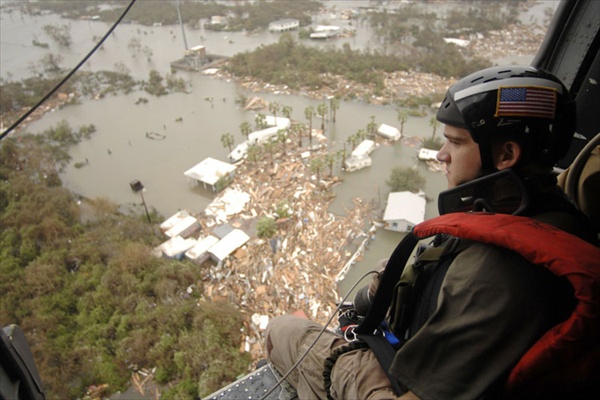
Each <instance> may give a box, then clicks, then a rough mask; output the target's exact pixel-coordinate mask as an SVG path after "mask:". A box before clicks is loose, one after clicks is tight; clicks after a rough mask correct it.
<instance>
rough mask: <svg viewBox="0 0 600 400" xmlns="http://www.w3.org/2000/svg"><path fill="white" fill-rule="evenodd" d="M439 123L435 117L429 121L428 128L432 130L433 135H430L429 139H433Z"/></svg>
mask: <svg viewBox="0 0 600 400" xmlns="http://www.w3.org/2000/svg"><path fill="white" fill-rule="evenodd" d="M439 124H440V123H439V122H438V120H437V119H436V118H435V116H432V117H431V118H430V119H429V126H431V127H432V128H433V134H432V135H431V138H432V139H433V138H434V137H435V131H436V130H437V127H438V125H439Z"/></svg>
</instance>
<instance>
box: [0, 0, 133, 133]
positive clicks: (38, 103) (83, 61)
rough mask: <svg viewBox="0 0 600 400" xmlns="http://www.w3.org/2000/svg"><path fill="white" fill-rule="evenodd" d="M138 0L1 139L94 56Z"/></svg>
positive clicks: (128, 7) (130, 4)
mask: <svg viewBox="0 0 600 400" xmlns="http://www.w3.org/2000/svg"><path fill="white" fill-rule="evenodd" d="M136 1H137V0H131V2H130V3H129V5H128V6H127V8H126V9H125V11H123V13H122V14H121V16H120V17H119V19H117V21H115V23H114V24H113V25H112V26H111V27H110V29H109V30H108V32H106V34H105V35H104V37H102V39H100V41H99V42H98V43H97V44H96V45H95V46H94V48H92V50H91V51H90V52H89V53H88V54H87V55H86V56H85V57H84V58H83V59H82V60H81V61H80V62H79V64H77V65H76V66H75V68H73V69H72V70H71V72H69V73H68V74H67V75H66V76H65V77H64V78H63V79H62V80H61V81H60V82H59V83H58V84H57V85H56V86H55V87H54V88H53V89H52V90H50V92H48V93H47V94H46V95H45V96H44V97H43V98H42V99H41V100H40V101H38V102H37V104H35V105H34V106H33V107H31V108H30V109H29V110H28V111H27V112H26V113H25V114H23V115H22V116H21V117H20V118H19V119H18V120H17V121H16V122H15V123H13V124H12V125H11V126H10V127H9V128H7V129H6V130H5V131H4V132H2V133H0V140H2V139H4V137H5V136H6V135H8V134H9V133H10V132H11V131H13V130H14V129H15V128H16V127H18V126H19V125H21V123H23V121H25V119H27V117H29V116H30V115H31V113H33V112H34V111H35V110H37V109H38V108H39V107H40V106H41V105H42V104H44V102H45V101H46V100H48V99H49V98H50V96H52V95H53V94H54V93H56V91H57V90H58V89H60V87H61V86H62V85H64V84H65V83H66V82H67V81H68V80H69V79H70V78H71V77H72V76H73V74H74V73H75V72H77V71H78V70H79V68H81V66H82V65H83V64H84V63H85V62H86V61H87V60H88V59H89V58H90V57H91V56H92V54H94V53H95V52H96V50H98V48H99V47H100V46H102V44H103V43H104V41H105V40H106V39H107V38H108V37H109V36H110V34H111V33H112V32H113V31H114V30H115V28H116V27H117V25H119V23H120V22H121V20H122V19H123V18H125V15H127V13H128V12H129V10H130V9H131V7H133V4H134V3H135V2H136Z"/></svg>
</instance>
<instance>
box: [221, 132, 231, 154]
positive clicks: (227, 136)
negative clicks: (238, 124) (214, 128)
mask: <svg viewBox="0 0 600 400" xmlns="http://www.w3.org/2000/svg"><path fill="white" fill-rule="evenodd" d="M221 143H222V144H223V147H227V148H228V149H229V152H230V153H231V151H232V150H233V143H234V139H233V135H232V134H231V133H229V132H227V133H224V134H222V135H221Z"/></svg>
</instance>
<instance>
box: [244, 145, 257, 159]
mask: <svg viewBox="0 0 600 400" xmlns="http://www.w3.org/2000/svg"><path fill="white" fill-rule="evenodd" d="M246 154H247V155H248V160H249V161H252V162H257V161H258V160H260V147H259V146H258V145H257V144H251V145H250V146H248V149H247V150H246Z"/></svg>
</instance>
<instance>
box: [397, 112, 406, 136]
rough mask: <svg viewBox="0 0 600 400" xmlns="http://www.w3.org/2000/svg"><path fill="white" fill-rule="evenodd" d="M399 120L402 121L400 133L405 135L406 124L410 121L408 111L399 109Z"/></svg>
mask: <svg viewBox="0 0 600 400" xmlns="http://www.w3.org/2000/svg"><path fill="white" fill-rule="evenodd" d="M397 118H398V122H400V134H401V135H404V124H405V123H406V121H408V111H406V110H404V109H398V117H397Z"/></svg>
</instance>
